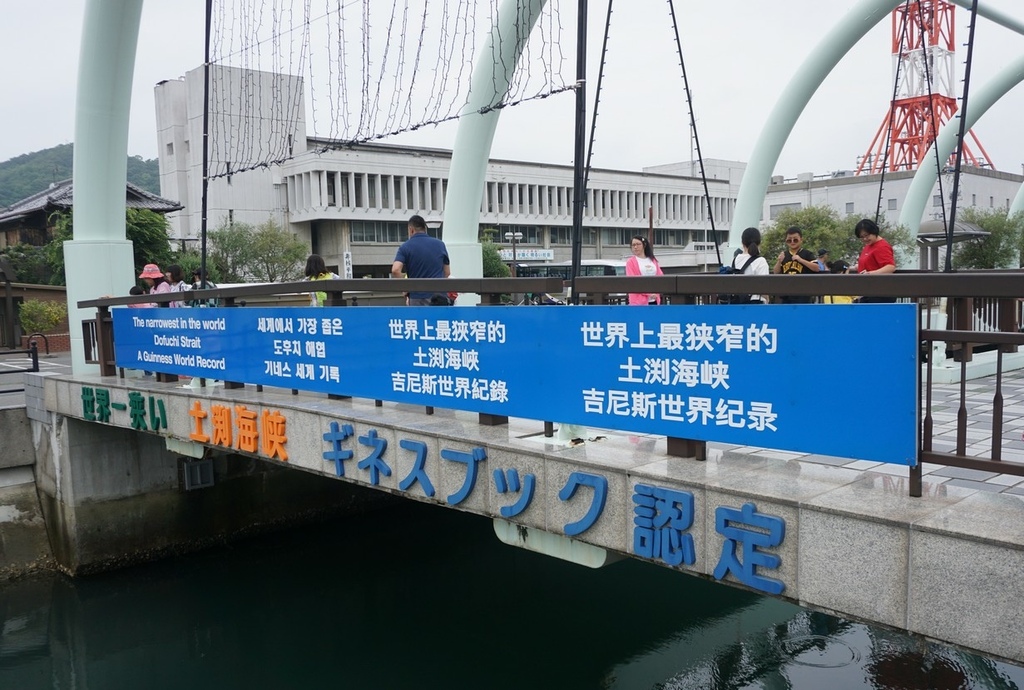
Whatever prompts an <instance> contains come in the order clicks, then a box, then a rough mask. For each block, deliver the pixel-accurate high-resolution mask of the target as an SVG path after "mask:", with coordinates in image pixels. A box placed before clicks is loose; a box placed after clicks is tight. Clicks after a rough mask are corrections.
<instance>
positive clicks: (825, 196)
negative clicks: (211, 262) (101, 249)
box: [156, 67, 1024, 277]
mask: <svg viewBox="0 0 1024 690" xmlns="http://www.w3.org/2000/svg"><path fill="white" fill-rule="evenodd" d="M203 86H204V84H203V70H202V68H199V69H196V70H193V71H191V72H189V73H188V74H187V75H185V77H183V78H182V79H178V80H171V81H164V82H161V83H160V84H158V85H157V86H156V114H157V131H158V137H159V147H160V148H159V150H160V155H159V165H160V192H161V195H162V196H164V197H165V198H168V199H176V200H177V201H179V202H180V203H181V204H182V205H183V206H184V209H183V210H182V211H180V212H178V213H174V214H170V215H169V216H168V219H169V221H170V223H171V227H172V238H173V239H174V240H177V241H179V242H180V243H182V244H184V243H189V244H193V246H194V245H195V243H197V242H198V240H199V238H200V228H201V218H202V213H201V205H202V204H201V202H202V176H203V175H202V164H203V152H202V112H203ZM302 99H303V95H302V80H301V78H298V77H288V76H283V75H274V74H270V73H265V72H253V71H248V70H241V69H236V68H229V67H213V68H211V77H210V112H211V117H210V121H211V125H210V138H209V149H210V152H209V160H210V175H211V180H210V183H209V192H208V198H207V205H208V208H207V219H208V225H207V227H208V230H215V229H216V228H218V227H220V226H223V225H225V224H230V223H249V224H252V225H258V224H260V223H263V222H266V221H267V220H273V221H274V222H276V223H278V224H279V225H281V226H282V227H285V228H289V229H291V230H292V231H293V232H295V233H296V235H298V236H299V237H300V238H302V239H303V240H305V241H306V242H308V244H309V247H310V251H311V252H312V253H317V254H320V255H322V256H323V257H324V259H325V261H326V262H327V264H328V266H330V267H332V268H333V269H334V270H338V271H339V273H343V272H344V268H345V267H348V266H351V267H352V273H353V275H354V276H357V277H358V276H364V275H368V276H374V277H381V276H385V275H387V274H388V272H389V270H390V266H391V262H392V260H393V259H394V255H395V249H396V248H397V246H398V245H399V244H400V243H401V242H402V241H404V240H405V238H406V236H407V234H406V222H407V220H408V218H409V216H411V215H413V214H419V215H422V216H424V218H426V220H427V222H428V225H429V226H431V233H432V234H440V235H441V236H442V237H443V232H444V229H443V221H444V211H445V199H446V195H447V187H448V170H449V167H450V164H451V152H450V151H447V150H442V149H433V148H422V147H417V148H412V147H405V146H394V145H387V144H376V143H374V144H358V145H346V144H345V142H340V141H334V140H327V139H317V138H307V136H306V124H305V115H304V106H303V105H302V103H303V100H302ZM744 169H745V163H742V162H736V161H723V160H707V161H705V165H704V170H705V174H706V176H707V178H708V189H709V191H710V196H711V204H712V212H713V214H714V227H715V229H716V230H717V234H718V237H719V242H720V243H721V246H720V247H719V249H718V250H717V251H716V248H715V242H714V238H713V237H712V233H711V231H710V230H711V222H710V220H709V218H708V213H707V205H706V203H705V200H704V187H703V183H702V181H701V179H700V168H699V166H698V165H696V164H695V163H692V162H683V163H673V164H668V165H658V166H652V167H649V168H645V169H644V170H643V171H642V172H629V171H622V170H607V169H595V170H592V171H591V174H590V179H589V185H588V190H587V203H586V210H585V213H584V220H583V223H584V232H583V258H584V259H604V260H616V261H617V260H622V259H624V258H626V257H628V256H629V239H630V237H631V236H632V235H634V234H638V233H646V232H647V229H648V226H649V224H651V225H653V229H654V244H655V247H656V251H657V254H658V258H659V260H660V261H661V263H662V266H663V267H664V268H665V269H666V271H667V272H686V271H702V270H707V269H708V268H714V266H716V265H717V264H718V263H719V262H720V261H728V259H729V257H731V256H732V251H733V250H732V249H731V248H729V247H727V246H726V242H727V238H728V230H729V227H730V226H731V224H732V216H733V211H734V209H735V204H736V197H737V193H738V191H739V185H740V182H741V180H742V176H743V171H744ZM912 177H913V174H912V173H910V172H899V173H888V174H886V175H885V179H884V186H882V192H881V213H882V216H883V217H884V218H885V219H886V220H888V221H891V222H893V223H895V222H897V221H898V219H899V215H900V212H901V210H902V206H903V200H904V198H905V196H906V193H907V190H908V188H909V186H910V182H911V179H912ZM880 178H881V176H879V175H862V176H859V177H858V176H854V175H853V174H852V172H849V171H841V172H838V173H832V174H829V175H813V174H811V173H804V174H801V175H798V176H797V178H796V179H795V180H787V179H785V178H783V177H782V176H777V177H774V178H772V182H771V184H770V185H769V187H768V189H767V190H766V195H765V200H764V205H763V212H762V217H761V226H762V228H763V227H766V226H767V225H769V224H771V223H772V222H773V221H774V219H775V218H776V216H777V215H778V213H779V212H780V211H781V210H783V209H787V208H793V209H799V208H806V207H808V206H821V205H826V206H830V207H832V208H834V209H835V210H836V211H838V212H839V214H840V215H857V216H862V217H868V218H873V217H874V215H875V207H876V205H877V203H878V198H879V186H880ZM1022 181H1024V177H1022V176H1021V175H1013V174H1009V173H1002V172H996V171H992V170H988V169H978V168H965V169H964V171H963V174H962V176H961V181H960V199H959V201H958V207H959V208H960V209H963V208H966V207H976V208H983V209H989V208H993V209H995V208H1008V207H1009V204H1010V201H1011V200H1012V199H1013V197H1014V195H1015V194H1016V192H1017V189H1018V188H1019V187H1020V185H1021V183H1022ZM572 190H573V170H572V168H571V167H570V166H558V165H546V164H540V163H529V162H522V161H509V160H492V161H490V163H489V164H488V166H487V171H486V180H485V189H484V194H483V196H482V198H481V200H480V229H481V233H483V232H484V231H487V230H489V231H491V232H492V238H493V239H494V240H495V241H496V242H498V243H499V244H502V245H503V246H505V247H506V248H507V247H509V244H508V243H507V242H506V241H505V240H504V236H505V234H506V233H508V232H516V233H521V234H522V239H521V240H519V241H518V242H517V247H516V250H517V254H518V259H519V260H520V261H521V262H536V261H554V262H559V261H568V260H569V259H570V258H571V228H572ZM951 192H952V180H951V176H950V175H944V176H943V193H944V195H945V196H946V197H947V199H948V197H949V195H950V194H951ZM933 197H934V199H935V201H934V207H933V208H931V209H927V210H926V212H925V214H924V218H923V220H932V219H934V218H941V208H940V207H941V198H940V197H939V192H938V185H937V184H936V188H935V191H934V192H933ZM947 204H948V202H947ZM947 207H948V205H947ZM649 213H650V214H651V215H650V217H649V216H648V214H649ZM437 226H440V230H438V229H437ZM507 254H509V256H507V257H505V258H506V259H509V260H510V259H511V251H508V252H507ZM454 272H455V274H456V275H457V267H456V268H455V269H454Z"/></svg>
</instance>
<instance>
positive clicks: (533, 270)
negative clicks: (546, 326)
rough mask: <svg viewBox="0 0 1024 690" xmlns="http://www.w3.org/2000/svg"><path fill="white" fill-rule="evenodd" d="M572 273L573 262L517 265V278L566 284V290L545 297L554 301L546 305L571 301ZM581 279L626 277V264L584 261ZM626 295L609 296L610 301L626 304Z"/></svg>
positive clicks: (601, 260) (580, 274) (620, 262)
mask: <svg viewBox="0 0 1024 690" xmlns="http://www.w3.org/2000/svg"><path fill="white" fill-rule="evenodd" d="M571 272H572V262H571V261H560V262H558V263H551V264H534V265H532V266H530V265H527V264H517V265H516V277H517V278H556V277H557V278H561V279H562V281H563V282H564V283H565V284H566V285H565V289H564V290H563V291H562V292H560V293H557V294H554V295H545V296H544V297H546V298H548V299H551V300H553V301H552V302H544V303H545V304H552V303H557V304H563V303H565V302H567V301H569V292H568V290H569V286H568V283H569V280H570V273H571ZM577 275H578V276H579V277H581V278H582V277H588V278H589V277H593V276H598V277H599V276H624V275H626V262H625V261H608V260H606V259H584V260H583V261H581V262H580V272H579V273H578V274H577ZM625 299H626V295H625V294H622V293H614V294H610V295H608V300H609V302H611V303H612V304H617V303H620V302H624V301H625Z"/></svg>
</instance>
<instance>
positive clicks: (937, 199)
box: [932, 194, 942, 207]
mask: <svg viewBox="0 0 1024 690" xmlns="http://www.w3.org/2000/svg"><path fill="white" fill-rule="evenodd" d="M932 206H933V207H935V206H942V195H941V194H936V195H935V196H933V197H932Z"/></svg>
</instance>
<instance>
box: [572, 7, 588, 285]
mask: <svg viewBox="0 0 1024 690" xmlns="http://www.w3.org/2000/svg"><path fill="white" fill-rule="evenodd" d="M586 87H587V0H579V12H578V16H577V18H576V146H575V153H574V154H573V199H572V270H571V272H570V273H569V285H570V290H571V291H572V303H573V304H579V303H580V296H579V293H578V292H577V291H576V276H577V275H579V272H580V263H581V262H582V254H583V206H584V202H585V201H586V199H585V198H584V197H585V196H586V193H587V190H586V184H585V181H584V175H585V171H584V156H585V155H586V150H585V146H586V134H587V123H586V116H587V88H586Z"/></svg>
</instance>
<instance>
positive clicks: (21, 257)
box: [0, 243, 53, 285]
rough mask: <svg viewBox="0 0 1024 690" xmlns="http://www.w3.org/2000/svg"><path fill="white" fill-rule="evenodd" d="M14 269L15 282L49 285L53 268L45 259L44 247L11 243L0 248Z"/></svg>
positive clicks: (0, 252)
mask: <svg viewBox="0 0 1024 690" xmlns="http://www.w3.org/2000/svg"><path fill="white" fill-rule="evenodd" d="M0 255H2V256H4V257H5V258H6V259H7V260H8V261H9V262H10V264H11V268H13V269H14V274H15V282H18V283H29V284H32V285H50V284H51V283H50V281H51V279H52V278H53V269H52V268H50V264H49V262H48V261H47V255H46V251H45V248H44V247H37V246H35V245H31V244H20V243H19V244H12V245H10V246H8V247H4V248H3V249H0Z"/></svg>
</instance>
